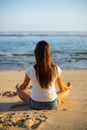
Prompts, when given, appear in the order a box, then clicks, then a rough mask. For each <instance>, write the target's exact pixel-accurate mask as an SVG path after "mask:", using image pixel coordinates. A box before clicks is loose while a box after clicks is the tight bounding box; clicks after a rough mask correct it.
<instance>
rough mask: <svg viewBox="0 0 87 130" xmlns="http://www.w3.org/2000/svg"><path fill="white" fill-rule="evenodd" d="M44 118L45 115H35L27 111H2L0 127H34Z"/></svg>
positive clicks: (45, 118) (44, 119)
mask: <svg viewBox="0 0 87 130" xmlns="http://www.w3.org/2000/svg"><path fill="white" fill-rule="evenodd" d="M46 120H47V117H46V116H45V115H39V114H38V116H35V114H30V113H28V112H16V113H14V112H13V113H2V114H0V129H2V130H3V129H10V128H11V127H19V128H20V127H22V128H24V129H26V128H27V129H36V128H38V127H39V126H40V125H41V124H42V123H43V122H45V121H46Z"/></svg>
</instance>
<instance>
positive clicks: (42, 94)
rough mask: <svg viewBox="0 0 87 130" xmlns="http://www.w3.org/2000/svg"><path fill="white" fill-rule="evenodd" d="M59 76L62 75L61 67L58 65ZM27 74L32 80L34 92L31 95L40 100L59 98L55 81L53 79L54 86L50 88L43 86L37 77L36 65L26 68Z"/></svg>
mask: <svg viewBox="0 0 87 130" xmlns="http://www.w3.org/2000/svg"><path fill="white" fill-rule="evenodd" d="M57 69H58V77H59V76H60V75H61V69H60V68H59V67H58V66H57ZM26 74H27V76H29V78H30V79H31V82H32V92H31V94H30V97H31V98H32V99H33V100H35V101H39V102H46V101H53V100H55V99H56V98H57V94H56V88H55V81H53V83H52V86H51V87H50V88H48V89H43V88H41V86H40V84H39V82H38V80H37V78H36V72H35V69H34V66H31V67H28V68H27V70H26Z"/></svg>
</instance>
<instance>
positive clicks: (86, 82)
mask: <svg viewBox="0 0 87 130" xmlns="http://www.w3.org/2000/svg"><path fill="white" fill-rule="evenodd" d="M24 76H25V73H24V71H16V70H15V71H0V130H33V129H35V130H87V70H64V71H63V73H62V76H63V81H64V82H65V84H66V83H67V82H68V81H71V83H72V86H73V89H72V91H71V93H70V95H69V97H68V99H67V100H66V102H65V103H64V104H61V105H60V106H59V107H58V108H57V109H54V110H39V111H38V110H30V109H29V108H28V106H26V105H25V104H24V103H23V102H22V101H21V100H20V99H19V98H18V96H17V95H16V93H15V86H16V84H17V83H22V81H23V79H24Z"/></svg>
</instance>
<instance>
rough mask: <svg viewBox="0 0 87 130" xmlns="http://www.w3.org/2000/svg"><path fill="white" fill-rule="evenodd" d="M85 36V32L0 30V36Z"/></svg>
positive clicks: (86, 34) (86, 35)
mask: <svg viewBox="0 0 87 130" xmlns="http://www.w3.org/2000/svg"><path fill="white" fill-rule="evenodd" d="M31 36H32V37H87V32H77V33H76V32H48V33H47V32H43V33H42V32H37V33H34V32H32V33H21V32H20V33H5V32H0V37H31Z"/></svg>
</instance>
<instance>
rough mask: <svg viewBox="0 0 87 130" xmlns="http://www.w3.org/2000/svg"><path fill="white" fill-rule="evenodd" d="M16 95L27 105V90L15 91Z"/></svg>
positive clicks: (28, 95)
mask: <svg viewBox="0 0 87 130" xmlns="http://www.w3.org/2000/svg"><path fill="white" fill-rule="evenodd" d="M16 93H17V95H18V96H19V98H20V99H22V100H23V101H24V102H25V103H26V104H28V103H29V97H30V92H28V91H27V90H17V92H16Z"/></svg>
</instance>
